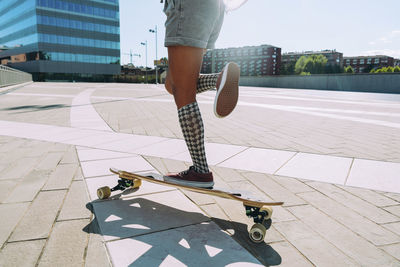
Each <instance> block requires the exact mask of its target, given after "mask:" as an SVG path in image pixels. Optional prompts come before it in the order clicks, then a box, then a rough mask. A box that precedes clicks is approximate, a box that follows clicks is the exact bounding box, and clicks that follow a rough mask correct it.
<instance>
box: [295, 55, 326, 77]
mask: <svg viewBox="0 0 400 267" xmlns="http://www.w3.org/2000/svg"><path fill="white" fill-rule="evenodd" d="M327 62H328V59H327V58H326V57H325V56H324V55H311V56H308V57H307V56H302V57H300V58H299V59H298V60H297V62H296V65H295V72H296V74H301V73H302V72H306V73H307V72H309V73H311V74H322V73H325V70H326V63H327Z"/></svg>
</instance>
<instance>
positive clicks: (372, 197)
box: [336, 185, 400, 207]
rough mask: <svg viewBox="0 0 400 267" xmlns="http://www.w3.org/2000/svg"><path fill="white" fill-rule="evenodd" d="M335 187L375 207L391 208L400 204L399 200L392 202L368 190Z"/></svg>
mask: <svg viewBox="0 0 400 267" xmlns="http://www.w3.org/2000/svg"><path fill="white" fill-rule="evenodd" d="M336 186H337V187H339V188H341V189H343V190H345V191H347V192H349V193H351V194H353V195H355V196H357V197H359V198H361V199H363V200H365V201H368V202H369V203H371V204H373V205H375V206H377V207H386V206H393V205H398V204H399V203H400V199H399V201H394V200H393V199H391V198H389V197H386V196H384V195H383V194H380V193H377V192H375V191H372V190H369V189H364V188H358V187H351V186H341V185H336Z"/></svg>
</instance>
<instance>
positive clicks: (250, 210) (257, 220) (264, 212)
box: [243, 204, 272, 243]
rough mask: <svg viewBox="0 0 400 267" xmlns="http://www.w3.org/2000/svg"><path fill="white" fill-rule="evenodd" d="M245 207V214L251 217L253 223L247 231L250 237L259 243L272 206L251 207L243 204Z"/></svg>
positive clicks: (265, 228) (263, 236) (264, 232)
mask: <svg viewBox="0 0 400 267" xmlns="http://www.w3.org/2000/svg"><path fill="white" fill-rule="evenodd" d="M243 205H244V207H245V209H246V215H247V217H249V218H253V221H254V225H253V226H252V227H251V229H250V231H249V237H250V239H251V240H252V241H253V242H255V243H261V242H262V241H263V240H264V238H265V234H266V232H267V227H266V225H268V221H270V220H271V216H272V208H271V207H268V206H263V207H253V206H248V205H245V204H243Z"/></svg>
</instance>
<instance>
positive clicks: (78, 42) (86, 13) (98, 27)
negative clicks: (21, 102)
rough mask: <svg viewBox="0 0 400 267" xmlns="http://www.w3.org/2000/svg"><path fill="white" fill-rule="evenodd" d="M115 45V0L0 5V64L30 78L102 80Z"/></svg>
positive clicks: (25, 0)
mask: <svg viewBox="0 0 400 267" xmlns="http://www.w3.org/2000/svg"><path fill="white" fill-rule="evenodd" d="M119 41H120V38H119V3H118V0H7V1H1V5H0V61H1V64H3V65H8V66H10V67H13V68H16V69H20V70H23V71H27V72H30V73H32V74H33V76H34V79H35V80H85V79H87V80H104V79H106V80H107V79H108V78H110V77H111V76H112V75H113V74H118V73H120V48H119Z"/></svg>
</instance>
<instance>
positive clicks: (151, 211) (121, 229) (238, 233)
mask: <svg viewBox="0 0 400 267" xmlns="http://www.w3.org/2000/svg"><path fill="white" fill-rule="evenodd" d="M106 202H119V203H116V204H118V205H123V207H120V208H118V209H112V210H110V214H103V215H102V218H101V219H100V220H101V221H100V222H98V221H97V220H98V218H96V217H95V216H94V217H93V218H94V219H93V220H92V221H91V222H90V223H89V224H88V225H86V226H85V227H84V228H83V231H85V232H86V233H93V234H100V235H103V236H107V235H110V234H111V235H113V236H114V237H115V238H114V239H132V240H138V241H140V240H141V242H143V239H144V238H145V237H146V236H151V235H153V234H158V233H163V232H166V231H169V230H179V229H181V228H182V227H183V228H184V227H193V226H196V227H200V229H203V226H202V224H201V223H200V224H188V225H187V226H179V227H178V228H172V229H171V228H168V229H164V230H159V229H156V228H155V227H154V225H153V224H152V223H151V222H148V223H146V220H141V218H138V216H135V215H136V214H135V211H137V210H136V208H135V207H134V206H133V205H132V204H138V205H139V206H140V207H141V209H143V210H144V211H145V214H147V215H148V216H149V218H151V217H152V216H157V214H162V215H163V218H164V219H165V220H168V217H170V216H171V215H173V216H174V217H175V218H182V217H181V216H184V217H190V218H191V219H194V220H195V221H198V222H201V221H203V222H206V223H207V222H209V221H210V219H211V221H213V222H215V223H216V224H217V225H218V226H219V227H220V228H222V229H223V230H225V231H228V230H229V229H233V230H234V233H233V234H232V235H231V236H232V238H234V239H235V240H236V241H237V242H238V243H239V244H240V245H241V246H242V247H244V248H246V249H247V250H248V251H249V252H250V253H252V254H253V256H255V257H256V258H257V259H258V260H259V261H260V262H261V263H262V264H264V265H269V266H274V265H279V264H280V263H281V262H282V259H281V257H280V255H279V254H278V253H277V252H276V251H275V250H274V249H273V248H272V247H271V246H269V245H268V244H266V243H264V242H263V243H260V244H254V243H252V242H250V241H249V238H248V233H247V225H246V224H242V223H238V222H232V221H228V220H223V219H219V218H209V217H207V216H204V215H203V214H200V213H197V212H186V211H182V210H178V209H175V208H173V207H170V206H166V205H163V204H160V203H157V202H153V201H150V200H148V199H143V198H137V199H134V201H123V200H122V199H121V200H117V201H114V200H112V201H102V202H97V201H93V202H90V203H87V205H86V207H87V208H88V209H89V210H90V211H91V212H92V213H93V214H94V215H96V213H95V212H94V207H93V205H102V204H103V203H106ZM128 210H129V213H132V214H133V216H129V215H128V216H126V215H127V212H126V211H128ZM120 211H124V212H120ZM129 213H128V214H129ZM141 213H143V212H141ZM109 215H113V216H115V217H116V218H119V220H115V221H109V222H107V221H106V220H105V219H104V218H107V217H109ZM146 217H147V216H146ZM143 222H145V223H143ZM138 224H143V226H144V228H146V229H147V230H144V231H140V230H139V231H132V232H128V233H127V232H126V228H125V227H126V225H138ZM104 225H107V227H105V226H104ZM204 227H205V228H204V229H206V226H204ZM110 229H113V230H112V233H110V232H109V230H110ZM148 229H150V230H148ZM196 229H197V228H196ZM146 231H147V232H146ZM229 232H231V231H229ZM119 233H120V234H119ZM149 234H150V235H149ZM182 238H184V236H183V235H182V236H175V237H172V236H168V238H167V240H154V239H151V238H150V239H146V243H148V245H150V247H151V249H150V251H148V252H146V253H145V254H143V255H142V256H140V257H139V258H138V259H137V260H135V261H134V262H132V263H130V265H131V266H146V264H147V266H148V264H149V262H148V261H147V259H148V257H149V256H151V255H153V254H156V252H157V258H166V257H167V256H168V255H172V256H173V257H174V258H176V259H178V260H179V261H181V262H183V263H185V264H186V265H189V266H190V263H191V262H188V261H187V255H186V253H191V254H193V255H197V256H198V257H205V255H208V254H207V253H206V252H204V251H202V250H204V244H202V243H198V242H197V241H196V242H193V241H190V238H189V239H188V238H186V240H187V241H188V242H189V245H190V248H192V249H191V250H190V251H186V252H185V251H182V250H180V249H178V248H180V247H181V245H180V244H179V243H180V241H181V240H182ZM210 239H212V237H210ZM149 240H150V242H149ZM151 240H153V241H151ZM209 241H210V240H209V239H207V242H209ZM160 242H161V243H162V242H167V244H168V245H167V247H168V248H169V250H168V251H166V252H165V254H164V255H159V253H160V249H159V247H160V246H162V245H164V244H161V243H160ZM202 242H204V241H202ZM112 243H113V242H112ZM207 245H211V246H213V245H214V246H216V247H218V246H219V245H220V244H213V243H211V244H207ZM164 246H165V245H164ZM176 249H177V250H176ZM222 249H223V250H222V252H221V253H220V254H221V255H218V257H217V256H214V257H209V258H207V259H202V260H206V261H207V262H208V263H209V264H211V265H212V266H222V265H220V263H223V266H225V265H228V264H230V263H233V262H235V257H234V255H233V256H232V255H226V253H225V254H224V251H227V250H228V248H225V249H224V248H222ZM161 251H163V250H161ZM175 251H178V252H175ZM179 251H180V252H179ZM216 257H217V258H216ZM217 260H218V261H217ZM185 261H186V262H185ZM213 262H214V263H215V265H213V264H212V263H213ZM217 262H218V264H216V263H217ZM161 263H162V262H159V263H158V265H159V264H161ZM151 264H154V262H151Z"/></svg>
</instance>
